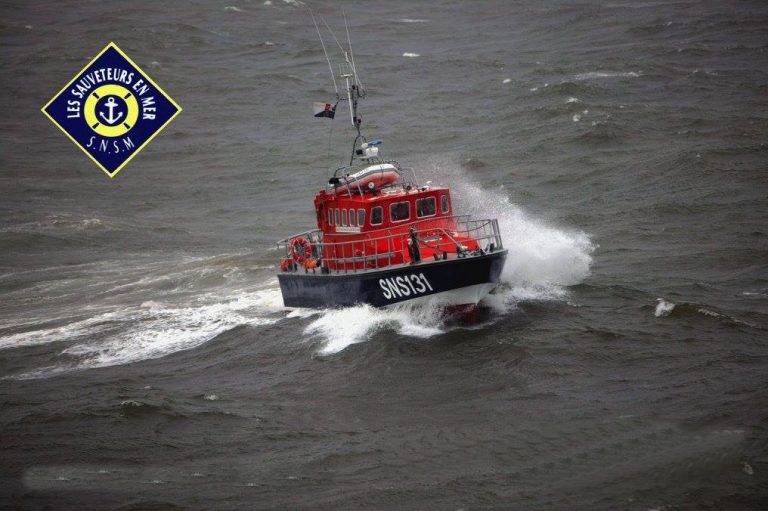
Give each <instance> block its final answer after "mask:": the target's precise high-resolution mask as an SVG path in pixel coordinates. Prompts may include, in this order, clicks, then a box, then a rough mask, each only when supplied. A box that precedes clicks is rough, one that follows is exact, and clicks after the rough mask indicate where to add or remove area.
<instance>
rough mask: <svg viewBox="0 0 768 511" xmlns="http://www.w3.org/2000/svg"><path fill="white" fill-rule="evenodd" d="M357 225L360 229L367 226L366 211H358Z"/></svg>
mask: <svg viewBox="0 0 768 511" xmlns="http://www.w3.org/2000/svg"><path fill="white" fill-rule="evenodd" d="M357 225H359V226H360V227H362V226H364V225H365V210H364V209H358V210H357Z"/></svg>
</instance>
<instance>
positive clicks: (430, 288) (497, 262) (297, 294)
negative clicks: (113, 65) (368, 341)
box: [277, 250, 507, 308]
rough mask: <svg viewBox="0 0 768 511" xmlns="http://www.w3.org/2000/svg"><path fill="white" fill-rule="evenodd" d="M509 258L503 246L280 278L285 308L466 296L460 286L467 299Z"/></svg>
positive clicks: (489, 285) (493, 280)
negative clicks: (391, 264)
mask: <svg viewBox="0 0 768 511" xmlns="http://www.w3.org/2000/svg"><path fill="white" fill-rule="evenodd" d="M506 258H507V251H506V250H499V251H497V252H492V253H489V254H483V255H470V256H467V257H462V258H455V259H448V260H444V261H423V262H420V263H416V264H410V265H405V266H396V267H389V268H385V269H381V270H369V271H358V272H356V273H355V272H349V273H338V274H336V273H332V274H321V273H320V272H318V273H311V272H310V273H305V272H304V271H303V270H299V271H298V272H285V273H280V274H278V276H277V278H278V280H279V281H280V290H281V291H282V294H283V303H284V304H285V306H286V307H310V308H322V307H338V306H349V305H355V304H360V303H367V304H369V305H373V306H374V307H383V306H386V305H391V304H394V303H399V302H404V301H407V300H414V299H419V298H422V297H427V296H431V295H440V296H445V295H447V294H449V292H453V291H455V292H457V293H456V296H457V297H459V299H464V295H462V293H461V291H462V290H470V291H472V292H470V293H467V294H466V296H468V297H471V296H475V295H477V294H478V293H487V292H488V291H490V290H491V289H493V288H494V287H495V286H496V285H497V284H498V282H499V277H500V275H501V270H502V269H503V268H504V262H505V260H506ZM473 293H474V294H473ZM479 298H482V296H480V297H479ZM465 303H469V301H468V302H465ZM452 305H459V303H452Z"/></svg>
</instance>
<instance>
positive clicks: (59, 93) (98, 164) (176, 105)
mask: <svg viewBox="0 0 768 511" xmlns="http://www.w3.org/2000/svg"><path fill="white" fill-rule="evenodd" d="M110 48H114V49H115V50H116V51H117V53H119V54H120V55H121V56H122V57H123V58H124V59H125V60H127V61H128V62H129V63H130V64H131V65H132V66H133V67H134V68H136V70H137V71H138V72H139V73H141V74H142V75H143V78H146V79H147V81H148V82H149V83H151V84H152V85H153V86H154V87H155V88H156V89H157V90H159V91H160V93H161V94H162V95H163V96H165V98H166V99H167V100H168V101H170V102H171V104H173V106H175V107H176V109H177V110H176V113H175V114H173V115H172V116H171V117H170V119H168V120H167V121H165V123H164V124H163V125H162V126H160V128H159V129H158V130H157V131H155V132H154V133H153V134H152V136H151V137H149V138H148V139H147V140H145V141H144V143H143V144H141V145H140V146H139V147H138V148H137V149H136V151H134V152H133V154H132V155H131V156H129V157H128V159H126V160H125V161H124V162H123V163H122V164H120V166H119V167H117V168H116V169H115V171H114V172H109V171H108V170H107V169H106V168H104V166H103V165H102V164H101V163H99V161H98V160H97V159H96V158H94V156H93V155H92V154H91V153H89V152H88V151H86V149H85V148H84V147H83V146H81V145H80V143H79V142H78V141H77V140H75V139H74V138H73V137H72V135H70V134H69V133H67V131H66V130H65V129H64V128H62V126H61V124H59V123H58V122H57V121H56V119H54V118H53V117H51V116H50V114H48V112H46V111H45V109H46V108H48V106H49V105H50V104H51V103H53V101H54V100H55V99H56V98H58V97H59V96H60V95H61V94H62V93H63V92H64V91H65V90H67V89H68V88H69V87H70V86H71V85H72V84H73V83H75V80H77V78H78V77H79V76H80V75H81V74H83V71H85V70H86V69H88V67H90V65H91V64H93V63H94V62H95V61H96V59H98V58H99V57H101V56H102V55H103V54H104V52H105V51H107V50H108V49H110ZM40 111H41V112H43V114H44V115H45V116H46V117H47V118H49V119H50V120H51V122H53V124H54V125H56V127H57V128H59V129H60V130H61V131H62V132H63V133H64V134H65V135H66V136H67V138H69V139H70V140H71V141H72V142H74V144H75V146H77V147H79V148H80V149H81V150H82V151H83V152H84V153H85V154H87V155H88V157H89V158H90V159H91V160H93V162H94V163H95V164H96V165H97V166H98V167H99V168H100V169H101V170H103V171H104V173H105V174H106V175H108V176H109V178H110V179H112V178H114V177H115V176H116V175H117V173H118V172H120V171H121V170H122V169H123V167H125V166H126V165H128V162H130V161H131V160H132V159H133V158H134V157H135V156H136V155H137V154H139V153H140V152H141V150H142V149H144V147H145V146H146V145H147V144H149V143H150V142H152V139H153V138H155V137H156V136H157V135H159V134H160V132H162V131H163V130H164V129H165V127H166V126H168V124H170V122H171V121H172V120H174V119H175V118H176V116H177V115H179V114H180V113H181V111H182V108H181V107H180V106H179V104H178V103H176V101H174V100H173V98H172V97H171V96H170V95H169V94H168V93H166V92H165V91H164V90H163V89H162V88H161V87H160V86H159V85H158V84H156V83H155V81H154V80H153V79H152V78H150V76H149V75H148V74H147V73H146V72H145V71H144V70H143V69H141V68H140V67H139V66H138V65H137V64H136V63H135V62H134V61H133V60H132V59H131V58H130V57H129V56H128V55H126V54H125V53H124V52H123V50H121V49H120V48H119V47H118V46H117V44H115V43H114V41H110V42H109V44H108V45H106V46H105V47H104V49H103V50H101V51H100V52H99V53H98V54H97V55H96V56H95V57H93V58H92V59H91V61H90V62H88V63H87V64H86V65H85V66H84V67H83V68H82V69H81V70H80V71H78V72H77V73H75V76H74V77H73V78H72V79H71V80H70V81H69V82H68V83H67V84H66V85H65V86H64V87H62V88H61V90H60V91H59V92H57V93H56V94H54V95H53V97H52V98H51V100H50V101H48V103H46V104H45V105H44V106H43V108H41V109H40Z"/></svg>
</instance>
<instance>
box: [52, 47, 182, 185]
mask: <svg viewBox="0 0 768 511" xmlns="http://www.w3.org/2000/svg"><path fill="white" fill-rule="evenodd" d="M43 113H44V114H45V115H46V116H48V118H49V119H51V121H53V123H54V124H55V125H56V126H58V127H59V128H60V129H61V131H63V132H64V133H65V134H66V135H67V136H68V137H69V138H70V139H71V140H72V142H74V143H75V144H76V145H77V146H78V147H79V148H80V149H82V150H83V151H84V152H85V154H87V155H88V156H89V157H90V158H91V159H92V160H93V161H94V162H96V165H98V166H99V168H101V170H103V171H104V172H106V174H107V175H108V176H109V177H115V176H116V175H117V173H118V172H120V170H121V169H122V168H123V167H125V165H126V164H127V163H128V162H129V161H131V158H133V157H134V156H136V155H137V154H138V153H139V151H141V150H142V149H144V147H145V146H146V145H147V144H148V143H149V141H150V140H152V139H153V138H154V137H155V136H156V135H157V134H158V133H160V132H161V131H162V130H163V128H165V127H166V126H167V125H168V123H170V122H171V121H172V120H173V118H174V117H176V116H177V115H179V113H181V107H180V106H179V105H177V104H176V102H175V101H174V100H173V99H171V97H170V96H168V95H167V94H166V93H165V92H163V90H162V89H161V88H160V87H159V86H158V85H157V84H156V83H155V82H154V81H152V79H151V78H150V77H149V76H147V74H146V73H145V72H144V71H142V70H141V68H139V66H137V65H136V63H134V62H133V61H132V60H131V59H130V58H129V57H128V56H127V55H126V54H125V53H123V52H122V50H120V48H118V47H117V45H116V44H115V43H109V44H108V45H107V46H106V48H104V49H103V50H102V51H101V53H99V54H98V55H97V56H96V57H95V58H94V59H93V60H92V61H91V62H90V63H89V64H88V65H87V66H85V68H83V70H82V71H80V72H79V73H78V74H77V75H75V77H74V78H73V79H72V81H70V82H69V83H68V84H67V85H66V86H64V88H63V89H61V91H59V93H58V94H56V95H55V96H54V97H53V99H51V100H50V101H49V102H48V104H47V105H45V106H44V107H43Z"/></svg>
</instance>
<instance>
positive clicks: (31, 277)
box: [0, 0, 768, 511]
mask: <svg viewBox="0 0 768 511" xmlns="http://www.w3.org/2000/svg"><path fill="white" fill-rule="evenodd" d="M311 7H312V9H313V10H314V12H315V13H318V14H320V15H322V16H323V18H324V19H325V20H326V21H327V22H328V24H329V25H330V26H331V28H333V29H334V31H335V32H336V34H337V36H339V37H340V39H342V40H344V39H346V38H345V34H344V21H343V18H342V16H341V11H342V10H343V11H344V13H345V14H346V17H347V19H348V22H349V25H350V29H351V36H352V42H353V48H354V50H355V60H356V64H357V68H358V70H359V71H360V76H361V79H362V81H363V84H364V86H365V88H366V89H367V92H368V96H367V97H366V98H365V99H364V100H363V101H362V103H361V112H362V116H363V128H364V130H365V132H366V134H367V135H369V136H371V137H377V138H382V139H383V140H384V145H383V146H382V152H383V154H384V155H385V156H386V157H388V158H394V159H396V160H398V161H400V162H401V163H402V164H403V165H406V166H412V167H414V169H415V171H416V173H417V176H418V177H419V179H420V180H422V181H432V182H433V183H435V184H443V185H447V186H450V187H451V189H452V192H453V194H454V197H455V200H456V206H457V209H461V210H462V211H464V212H468V213H472V214H474V215H477V216H486V217H487V216H492V217H497V218H499V222H500V226H501V229H502V231H503V235H504V241H505V245H506V247H507V248H508V249H509V251H510V255H509V259H508V263H507V267H506V269H505V272H504V275H503V280H504V282H503V285H502V287H501V288H500V289H499V291H498V293H496V294H495V295H494V296H493V297H492V299H491V300H490V301H489V303H488V306H487V308H485V309H484V310H483V312H482V315H481V317H479V318H478V319H477V320H476V321H475V322H471V323H466V322H457V321H453V320H451V319H450V318H445V317H444V316H443V315H441V314H440V312H439V311H434V310H429V309H428V308H422V309H409V308H402V307H401V308H396V309H391V310H374V309H371V308H368V307H365V306H359V307H351V308H347V309H338V310H320V311H304V310H287V309H285V308H284V307H283V306H282V302H281V298H280V293H279V288H278V286H277V281H276V278H275V274H276V272H277V271H279V268H278V264H279V258H280V254H279V253H278V252H277V251H276V250H275V248H274V247H275V246H274V242H275V240H277V239H280V238H282V237H285V236H288V235H291V234H293V233H295V232H299V231H302V230H304V229H308V228H311V227H313V222H314V211H313V207H312V198H313V196H314V194H315V193H316V192H317V191H318V190H319V189H321V188H322V187H323V186H324V183H325V182H327V181H326V180H327V178H328V175H329V170H330V169H333V168H335V166H337V165H340V164H341V163H343V160H344V159H345V157H347V156H348V152H349V149H350V147H351V142H352V130H351V128H350V127H349V126H348V120H347V118H346V117H345V115H346V110H344V108H345V107H344V105H343V104H341V105H340V106H339V115H337V118H336V119H335V120H333V121H329V120H327V119H315V118H313V117H312V102H313V101H331V100H333V99H334V97H333V84H332V82H331V80H330V77H329V73H328V66H327V64H326V62H325V58H324V56H323V52H322V48H321V47H320V45H319V42H318V40H317V34H316V32H315V29H314V26H313V24H312V19H311V17H310V15H309V11H308V6H307V5H304V4H302V3H301V2H298V1H284V0H271V1H270V2H262V1H244V0H225V1H221V2H215V1H206V2H202V1H193V2H184V3H182V2H178V3H158V2H82V1H80V2H74V1H66V2H18V1H15V2H4V3H3V4H2V19H1V20H0V41H1V43H0V44H1V45H2V56H1V57H0V71H1V72H0V85H2V87H0V90H2V99H3V101H2V109H1V110H0V135H2V136H1V137H0V190H1V195H0V460H2V461H1V462H0V507H2V508H4V509H77V510H83V509H99V510H102V509H119V510H140V509H141V510H143V509H152V510H160V509H191V510H203V509H233V510H234V509H313V510H314V509H451V510H455V509H466V510H470V509H505V510H506V509H521V510H536V509H541V510H551V509H564V510H573V509H606V510H608V509H610V510H614V509H627V510H642V511H645V510H652V509H655V510H662V509H663V510H699V509H701V510H703V509H707V510H713V509H718V510H720V509H722V510H732V509H738V510H753V509H754V510H757V509H765V507H766V505H767V503H768V174H767V172H768V4H766V3H765V2H760V1H745V2H692V1H671V2H655V1H650V2H624V1H610V0H608V1H603V2H577V3H574V2H560V1H555V2H535V1H517V2H503V1H495V2H494V1H479V2H474V1H472V2H470V1H455V0H444V1H436V2H408V1H404V0H393V1H387V2H381V1H363V2H312V3H311ZM321 27H322V24H321ZM110 41H114V42H116V43H117V44H118V45H119V46H120V48H121V49H123V50H124V51H125V52H126V53H127V54H128V55H129V56H130V57H131V58H132V59H133V60H134V61H135V62H136V63H137V64H138V65H139V66H141V67H142V68H143V69H144V70H145V71H146V72H147V73H148V74H149V75H150V76H151V77H152V78H153V79H154V80H155V81H156V82H157V83H158V84H159V85H160V86H161V87H162V88H163V89H164V90H165V91H166V92H167V93H168V94H170V95H171V96H172V97H173V98H174V99H175V100H176V101H177V102H178V103H179V104H180V105H181V106H182V108H183V109H184V111H183V113H182V114H181V115H180V116H179V117H178V118H176V119H175V120H174V121H173V122H172V123H171V124H170V125H169V126H168V127H167V128H166V129H165V131H164V132H163V133H161V134H160V135H159V136H158V137H156V138H155V139H154V140H153V141H152V142H151V143H150V144H149V145H148V146H147V147H146V148H145V149H144V150H143V152H142V153H141V154H139V155H138V156H137V157H136V158H134V159H133V160H132V161H131V163H129V164H128V166H127V167H126V168H125V169H123V170H122V171H121V172H120V174H118V176H117V177H116V178H115V179H113V180H110V179H109V178H107V177H106V176H105V175H104V174H103V173H102V172H101V171H100V170H99V169H98V168H97V167H96V166H95V165H94V164H93V163H92V162H91V161H90V160H89V159H88V158H86V157H85V155H84V154H82V152H81V151H80V150H79V149H77V148H76V147H75V146H74V145H73V144H72V143H71V142H70V141H69V140H68V139H67V138H66V137H65V136H64V135H63V134H62V133H61V132H60V131H59V130H58V129H57V128H56V127H55V126H53V124H52V123H51V122H50V121H49V120H48V119H47V118H45V117H44V116H43V115H42V114H41V113H40V108H41V107H42V106H43V105H44V104H45V103H47V101H48V100H49V99H50V98H51V97H52V96H53V95H54V94H55V93H56V92H57V91H58V90H59V89H60V88H61V87H62V86H64V85H65V84H66V83H67V82H68V81H69V80H70V79H71V78H72V77H73V76H74V75H75V73H76V72H78V71H79V70H80V69H81V68H82V67H83V66H84V65H85V64H86V63H87V62H88V61H89V60H90V59H91V58H92V57H93V56H95V55H96V54H97V53H98V52H99V51H100V50H101V49H102V48H103V47H104V46H105V45H106V44H107V43H108V42H110ZM325 41H326V45H327V46H328V48H329V51H330V52H331V55H332V57H334V58H336V59H338V56H339V55H338V54H339V52H338V48H336V46H335V43H334V42H333V39H332V38H330V37H327V36H326V38H325Z"/></svg>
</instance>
